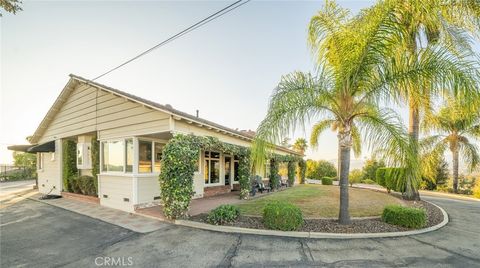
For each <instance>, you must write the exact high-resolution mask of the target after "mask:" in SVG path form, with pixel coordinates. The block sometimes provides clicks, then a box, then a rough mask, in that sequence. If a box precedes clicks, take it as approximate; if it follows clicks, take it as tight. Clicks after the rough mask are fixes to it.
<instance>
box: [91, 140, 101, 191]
mask: <svg viewBox="0 0 480 268" xmlns="http://www.w3.org/2000/svg"><path fill="white" fill-rule="evenodd" d="M91 143H92V147H91V148H92V176H93V183H94V185H95V193H96V194H98V176H97V175H98V174H100V142H99V141H98V140H97V134H96V133H95V135H93V137H92V142H91Z"/></svg>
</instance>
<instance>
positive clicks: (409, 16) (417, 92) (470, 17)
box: [392, 0, 480, 199]
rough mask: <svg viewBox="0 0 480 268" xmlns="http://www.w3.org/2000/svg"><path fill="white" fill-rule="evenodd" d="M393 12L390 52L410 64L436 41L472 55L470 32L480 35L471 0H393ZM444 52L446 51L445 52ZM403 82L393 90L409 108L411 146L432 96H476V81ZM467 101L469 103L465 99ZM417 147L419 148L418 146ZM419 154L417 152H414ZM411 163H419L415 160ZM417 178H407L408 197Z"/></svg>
mask: <svg viewBox="0 0 480 268" xmlns="http://www.w3.org/2000/svg"><path fill="white" fill-rule="evenodd" d="M393 2H394V3H395V10H394V13H395V14H396V16H395V17H396V19H397V20H398V25H399V26H400V27H398V29H397V30H398V32H399V33H400V36H401V38H399V40H400V42H398V46H397V50H396V51H395V52H393V53H392V55H393V57H396V58H397V61H399V62H400V61H403V62H404V64H406V65H410V66H413V65H415V64H417V59H419V58H420V57H419V56H420V54H421V53H423V51H424V49H425V48H426V47H430V48H433V49H435V48H436V47H438V46H439V45H442V46H445V47H446V48H448V51H449V52H450V53H452V54H454V55H460V56H461V57H463V58H467V57H469V56H470V55H472V51H471V47H470V43H471V40H470V39H471V36H479V35H478V32H479V30H480V3H479V2H478V1H471V0H457V1H450V2H449V1H443V0H393ZM444 53H446V52H444ZM429 82H430V81H426V83H417V84H412V83H409V84H405V85H403V86H399V87H398V88H397V89H395V91H396V92H393V95H396V96H395V98H396V99H397V100H399V101H402V102H406V103H407V104H408V108H409V123H408V133H409V136H410V139H411V143H412V147H413V148H414V149H415V148H417V147H418V139H419V126H420V115H421V113H422V112H425V113H428V112H429V110H430V109H431V107H430V106H431V99H432V97H433V96H439V95H456V96H459V95H462V94H463V96H462V98H468V99H474V98H476V97H478V95H476V94H477V93H478V87H476V83H471V84H470V86H469V87H468V88H465V87H463V88H462V87H460V88H459V87H458V85H457V84H455V83H451V84H447V86H446V84H445V83H442V84H436V83H429ZM467 104H468V103H467ZM417 151H418V150H417ZM417 155H418V154H417ZM412 164H413V165H418V160H417V161H416V162H415V161H414V163H412ZM418 181H419V178H407V182H408V183H410V184H411V185H410V188H412V189H411V191H410V192H411V196H409V197H410V198H411V199H418V198H419V196H418V191H417V189H416V188H415V185H416V182H418Z"/></svg>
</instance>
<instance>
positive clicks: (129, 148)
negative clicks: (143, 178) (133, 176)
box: [125, 139, 133, 173]
mask: <svg viewBox="0 0 480 268" xmlns="http://www.w3.org/2000/svg"><path fill="white" fill-rule="evenodd" d="M125 172H127V173H132V172H133V139H126V140H125Z"/></svg>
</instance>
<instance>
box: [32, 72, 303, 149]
mask: <svg viewBox="0 0 480 268" xmlns="http://www.w3.org/2000/svg"><path fill="white" fill-rule="evenodd" d="M77 82H80V83H85V84H88V85H91V86H94V87H96V88H99V89H102V90H104V91H107V92H110V93H113V94H116V95H119V96H122V97H124V98H127V99H129V100H131V101H134V102H137V103H140V104H142V105H145V106H149V107H151V108H153V109H156V110H159V111H161V112H165V113H167V114H170V115H172V116H175V117H178V118H180V119H184V120H187V121H191V122H195V123H197V124H200V125H205V126H208V127H209V128H214V129H218V130H221V131H224V132H227V133H229V134H232V135H234V136H237V137H239V138H243V139H247V140H250V141H252V140H253V138H254V135H253V133H254V132H253V131H239V130H236V129H232V128H229V127H226V126H223V125H220V124H217V123H215V122H212V121H209V120H206V119H203V118H201V117H197V116H195V115H191V114H188V113H185V112H182V111H180V110H177V109H174V108H173V107H172V106H170V105H163V104H159V103H157V102H153V101H150V100H147V99H144V98H141V97H138V96H135V95H133V94H130V93H127V92H124V91H121V90H118V89H115V88H112V87H109V86H106V85H103V84H100V83H97V82H94V81H91V80H89V79H86V78H83V77H81V76H78V75H74V74H70V80H69V81H68V83H67V84H66V85H65V87H64V89H63V90H62V92H61V93H60V95H59V96H58V97H57V99H56V100H55V102H54V104H53V105H52V107H51V108H50V110H49V111H48V112H47V115H46V116H45V118H44V119H43V120H42V122H41V123H40V125H39V126H38V128H37V129H36V131H35V133H34V134H33V135H32V137H31V138H30V140H29V141H30V142H31V143H32V144H34V143H37V142H38V139H39V138H40V137H41V136H42V135H43V132H44V131H45V129H46V128H47V126H48V124H49V123H50V122H51V121H52V120H53V117H54V115H55V113H56V112H57V111H58V110H59V109H60V108H61V106H62V105H63V103H64V102H65V101H66V98H67V97H68V95H69V93H70V92H71V91H72V90H73V89H74V88H75V86H74V85H75V84H76V83H77ZM277 149H279V150H281V151H284V152H288V153H291V154H296V155H301V154H300V153H299V152H297V151H294V150H291V149H288V148H286V147H283V146H277Z"/></svg>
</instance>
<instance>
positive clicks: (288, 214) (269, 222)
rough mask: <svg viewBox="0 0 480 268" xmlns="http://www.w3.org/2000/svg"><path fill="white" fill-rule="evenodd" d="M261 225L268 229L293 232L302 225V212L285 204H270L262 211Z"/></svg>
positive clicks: (293, 206)
mask: <svg viewBox="0 0 480 268" xmlns="http://www.w3.org/2000/svg"><path fill="white" fill-rule="evenodd" d="M263 224H264V225H265V227H267V228H268V229H273V230H281V231H295V230H297V229H298V228H300V227H301V226H302V225H303V215H302V211H301V210H300V209H299V208H298V207H297V206H295V205H293V204H290V203H286V202H281V201H277V202H270V203H268V204H267V205H265V207H264V209H263Z"/></svg>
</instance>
